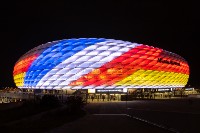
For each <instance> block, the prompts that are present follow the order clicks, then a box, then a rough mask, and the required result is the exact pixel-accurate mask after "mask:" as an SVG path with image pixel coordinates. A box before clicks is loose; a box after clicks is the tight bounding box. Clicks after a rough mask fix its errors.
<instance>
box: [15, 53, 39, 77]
mask: <svg viewBox="0 0 200 133" xmlns="http://www.w3.org/2000/svg"><path fill="white" fill-rule="evenodd" d="M37 56H38V55H32V56H29V57H27V58H25V59H23V60H21V61H20V62H18V63H17V64H16V65H15V67H14V71H13V75H17V74H19V73H23V72H26V71H27V70H28V68H29V67H30V65H31V64H32V62H33V61H34V60H35V59H36V58H37Z"/></svg>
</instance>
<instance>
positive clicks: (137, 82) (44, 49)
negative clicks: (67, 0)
mask: <svg viewBox="0 0 200 133" xmlns="http://www.w3.org/2000/svg"><path fill="white" fill-rule="evenodd" d="M13 77H14V82H15V84H16V86H17V87H18V88H23V89H47V90H65V89H71V90H77V89H83V90H84V89H94V90H96V89H98V90H99V89H101V90H103V89H105V90H106V89H109V90H117V89H131V88H138V89H139V88H178V87H184V86H185V85H186V84H187V82H188V79H189V66H188V63H187V61H186V60H185V59H184V58H182V57H181V56H179V55H177V54H175V53H172V52H169V51H166V50H163V49H160V48H156V47H153V46H148V45H144V44H138V43H133V42H128V41H122V40H114V39H105V38H72V39H63V40H57V41H53V42H48V43H45V44H42V45H39V46H37V47H35V48H33V49H31V50H30V51H28V52H27V53H25V54H24V55H23V56H21V57H20V58H19V60H18V61H17V62H16V64H15V66H14V70H13Z"/></svg>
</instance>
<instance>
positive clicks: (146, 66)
mask: <svg viewBox="0 0 200 133" xmlns="http://www.w3.org/2000/svg"><path fill="white" fill-rule="evenodd" d="M158 58H163V60H174V61H176V62H179V63H180V66H178V65H171V64H167V63H163V62H158ZM163 60H162V61H163ZM139 69H143V70H156V71H166V72H175V73H183V74H189V66H188V65H187V63H186V62H184V61H183V60H178V61H177V60H175V58H174V57H173V56H172V57H171V56H170V55H169V53H167V52H165V51H163V50H162V49H158V48H154V47H150V46H146V45H141V46H137V47H136V48H133V49H131V50H129V51H128V52H126V53H124V54H122V55H121V56H120V57H117V58H115V59H114V60H112V61H111V62H109V63H106V64H104V65H103V66H102V67H100V68H98V73H94V71H96V70H93V71H92V72H90V73H88V74H86V75H85V76H83V77H81V78H79V79H78V80H76V81H74V82H72V83H71V84H70V85H75V86H76V85H80V84H81V85H83V86H88V85H95V86H100V85H113V84H114V83H116V82H118V81H120V80H122V79H124V78H126V77H128V76H129V75H131V74H133V73H134V72H135V71H137V70H139ZM88 77H90V78H88Z"/></svg>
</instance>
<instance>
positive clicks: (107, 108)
mask: <svg viewBox="0 0 200 133" xmlns="http://www.w3.org/2000/svg"><path fill="white" fill-rule="evenodd" d="M85 109H86V110H87V112H88V114H87V115H86V116H85V117H83V118H80V119H79V120H76V121H73V122H70V123H66V124H64V125H63V126H61V127H58V128H56V129H53V130H51V131H49V132H48V133H66V132H67V133H94V132H95V133H108V132H109V133H111V132H112V133H126V132H127V133H130V132H140V133H151V132H153V133H172V132H174V133H182V132H183V133H198V132H200V128H199V121H200V99H195V100H194V99H192V100H188V99H173V100H172V99H171V100H170V99H169V100H150V101H149V100H136V101H129V102H126V101H124V102H93V103H89V104H88V105H87V106H86V107H85Z"/></svg>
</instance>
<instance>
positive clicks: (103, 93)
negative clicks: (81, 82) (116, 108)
mask: <svg viewBox="0 0 200 133" xmlns="http://www.w3.org/2000/svg"><path fill="white" fill-rule="evenodd" d="M126 93H127V92H126V91H124V90H123V89H112V90H108V89H99V90H98V89H94V90H92V89H88V97H87V101H88V102H109V101H110V102H114V101H121V96H122V95H126Z"/></svg>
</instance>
